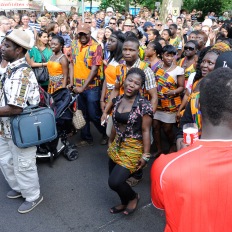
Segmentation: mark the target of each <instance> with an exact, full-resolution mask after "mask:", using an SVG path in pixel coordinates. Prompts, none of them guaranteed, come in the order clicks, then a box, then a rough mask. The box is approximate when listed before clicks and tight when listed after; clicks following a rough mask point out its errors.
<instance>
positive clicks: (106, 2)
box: [99, 0, 125, 11]
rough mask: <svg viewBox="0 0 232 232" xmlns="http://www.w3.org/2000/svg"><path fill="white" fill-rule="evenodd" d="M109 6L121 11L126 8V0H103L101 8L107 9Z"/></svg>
mask: <svg viewBox="0 0 232 232" xmlns="http://www.w3.org/2000/svg"><path fill="white" fill-rule="evenodd" d="M109 6H111V7H113V9H114V10H118V11H121V10H123V9H125V0H102V1H101V4H100V6H99V8H100V9H106V8H107V7H109Z"/></svg>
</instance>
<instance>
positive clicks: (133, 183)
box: [126, 176, 143, 187]
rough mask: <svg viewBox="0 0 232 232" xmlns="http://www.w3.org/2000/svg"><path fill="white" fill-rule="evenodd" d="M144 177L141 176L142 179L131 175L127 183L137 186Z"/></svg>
mask: <svg viewBox="0 0 232 232" xmlns="http://www.w3.org/2000/svg"><path fill="white" fill-rule="evenodd" d="M142 179H143V178H141V179H136V178H134V177H133V176H132V177H130V178H128V179H127V180H126V183H127V184H129V185H130V186H131V187H134V186H136V185H137V184H138V183H139V182H140V181H141V180H142Z"/></svg>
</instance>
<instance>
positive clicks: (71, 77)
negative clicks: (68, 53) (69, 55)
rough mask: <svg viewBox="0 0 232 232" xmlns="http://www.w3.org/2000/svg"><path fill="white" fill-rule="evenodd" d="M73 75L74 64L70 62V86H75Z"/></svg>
mask: <svg viewBox="0 0 232 232" xmlns="http://www.w3.org/2000/svg"><path fill="white" fill-rule="evenodd" d="M73 75H74V66H73V62H70V64H69V77H70V86H73Z"/></svg>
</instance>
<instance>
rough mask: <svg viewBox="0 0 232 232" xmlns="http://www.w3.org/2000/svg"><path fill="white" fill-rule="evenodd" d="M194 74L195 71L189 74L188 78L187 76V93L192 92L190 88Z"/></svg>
mask: <svg viewBox="0 0 232 232" xmlns="http://www.w3.org/2000/svg"><path fill="white" fill-rule="evenodd" d="M195 75H196V72H193V73H191V74H190V75H189V78H188V81H187V84H186V89H187V90H188V91H189V93H191V92H192V88H193V80H194V77H195Z"/></svg>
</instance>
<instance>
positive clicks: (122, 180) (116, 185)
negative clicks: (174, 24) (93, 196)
mask: <svg viewBox="0 0 232 232" xmlns="http://www.w3.org/2000/svg"><path fill="white" fill-rule="evenodd" d="M109 174H110V176H109V179H108V184H109V186H110V188H111V189H112V190H114V191H115V192H116V193H117V194H118V195H119V197H120V199H121V203H122V205H127V204H128V203H129V201H131V200H134V199H135V197H136V193H135V191H134V190H133V189H132V188H131V187H130V185H129V184H127V183H126V180H127V179H128V178H129V176H130V174H131V173H130V171H129V170H128V169H126V168H124V167H122V166H120V165H118V164H116V163H114V161H113V160H112V159H109Z"/></svg>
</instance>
